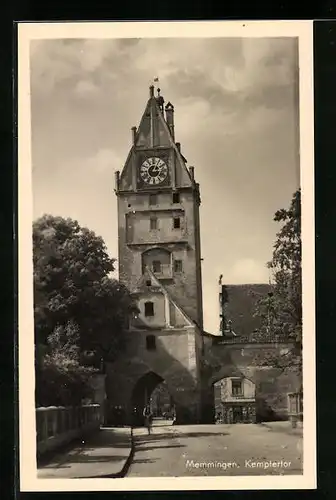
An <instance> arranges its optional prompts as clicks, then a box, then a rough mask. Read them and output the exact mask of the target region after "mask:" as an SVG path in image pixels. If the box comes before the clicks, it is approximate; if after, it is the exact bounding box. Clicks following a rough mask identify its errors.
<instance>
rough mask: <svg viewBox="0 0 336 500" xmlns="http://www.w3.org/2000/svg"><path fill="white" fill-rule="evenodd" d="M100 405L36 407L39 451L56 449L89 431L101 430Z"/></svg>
mask: <svg viewBox="0 0 336 500" xmlns="http://www.w3.org/2000/svg"><path fill="white" fill-rule="evenodd" d="M100 422H101V408H100V405H96V404H93V405H85V406H80V407H73V408H72V407H71V408H66V407H63V406H49V407H47V408H37V409H36V437H37V453H38V455H41V454H43V453H45V452H46V451H52V450H56V449H57V448H59V447H60V446H62V445H64V444H67V443H69V442H70V441H72V440H73V439H76V438H79V437H81V436H83V435H85V434H87V433H90V432H93V431H95V430H99V428H100Z"/></svg>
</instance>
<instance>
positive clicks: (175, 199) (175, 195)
mask: <svg viewBox="0 0 336 500" xmlns="http://www.w3.org/2000/svg"><path fill="white" fill-rule="evenodd" d="M173 203H180V193H173Z"/></svg>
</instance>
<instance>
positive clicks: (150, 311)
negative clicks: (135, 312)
mask: <svg viewBox="0 0 336 500" xmlns="http://www.w3.org/2000/svg"><path fill="white" fill-rule="evenodd" d="M145 316H154V304H153V302H145Z"/></svg>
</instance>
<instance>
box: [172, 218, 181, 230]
mask: <svg viewBox="0 0 336 500" xmlns="http://www.w3.org/2000/svg"><path fill="white" fill-rule="evenodd" d="M173 222H174V229H180V227H181V219H180V217H174V221H173Z"/></svg>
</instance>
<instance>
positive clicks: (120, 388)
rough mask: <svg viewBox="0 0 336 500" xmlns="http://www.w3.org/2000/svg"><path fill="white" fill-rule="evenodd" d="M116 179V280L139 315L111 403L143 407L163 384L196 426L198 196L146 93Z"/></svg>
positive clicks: (170, 130)
mask: <svg viewBox="0 0 336 500" xmlns="http://www.w3.org/2000/svg"><path fill="white" fill-rule="evenodd" d="M131 138H132V145H131V148H130V151H129V154H128V156H127V159H126V162H125V165H124V167H123V169H122V171H121V172H116V173H115V193H116V196H117V203H118V238H119V257H118V261H119V280H120V282H121V283H122V284H124V285H125V286H126V287H127V288H128V289H129V290H130V292H131V293H132V295H133V296H134V297H135V299H136V301H137V304H138V309H139V314H138V315H137V316H136V317H134V318H132V320H131V321H130V325H129V330H128V332H127V334H126V337H127V341H126V345H127V352H126V353H125V355H124V358H123V359H122V360H119V361H118V362H117V363H115V364H114V365H113V366H111V367H110V375H109V373H108V374H107V377H108V378H107V387H108V392H109V393H110V395H109V396H108V397H109V398H110V400H111V401H114V402H116V401H117V400H118V404H120V405H122V406H123V407H125V408H127V412H128V414H129V415H130V414H131V412H132V411H134V408H137V409H139V408H141V407H143V405H144V404H146V403H147V402H148V398H149V397H150V394H151V392H152V391H153V389H154V388H155V386H156V385H157V384H158V383H160V382H162V381H165V382H166V384H167V387H168V389H169V391H170V394H171V397H172V400H173V401H174V404H175V408H176V418H177V421H178V422H184V421H185V422H197V421H200V418H201V416H200V414H201V392H202V388H201V387H202V383H201V362H202V361H201V360H202V353H203V347H204V346H203V311H202V278H201V249H200V218H199V207H200V193H199V185H198V184H197V183H196V181H195V178H194V168H193V167H189V168H188V167H187V160H186V158H185V157H184V155H183V154H182V151H181V146H180V143H178V142H176V141H175V127H174V106H173V105H172V104H171V103H170V102H168V103H167V104H166V105H165V102H164V99H163V97H162V96H161V95H160V89H157V95H155V93H154V87H153V86H151V87H150V89H149V99H148V102H147V105H146V107H145V111H144V113H143V116H142V118H141V121H140V124H139V127H138V128H136V127H133V128H132V135H131Z"/></svg>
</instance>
